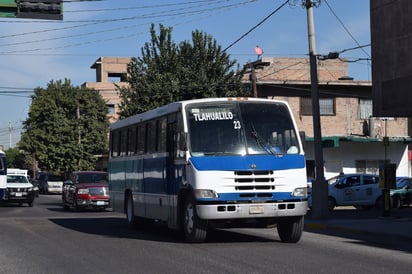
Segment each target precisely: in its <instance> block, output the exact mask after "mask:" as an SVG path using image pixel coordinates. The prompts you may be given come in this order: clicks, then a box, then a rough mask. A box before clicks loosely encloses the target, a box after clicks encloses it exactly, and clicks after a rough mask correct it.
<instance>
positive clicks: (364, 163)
mask: <svg viewBox="0 0 412 274" xmlns="http://www.w3.org/2000/svg"><path fill="white" fill-rule="evenodd" d="M383 163H384V161H383V160H356V162H355V165H356V172H357V173H367V174H379V167H380V166H382V165H383Z"/></svg>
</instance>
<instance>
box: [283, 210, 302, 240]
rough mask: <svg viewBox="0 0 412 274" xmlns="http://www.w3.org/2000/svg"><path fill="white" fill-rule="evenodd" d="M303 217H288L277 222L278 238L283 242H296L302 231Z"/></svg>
mask: <svg viewBox="0 0 412 274" xmlns="http://www.w3.org/2000/svg"><path fill="white" fill-rule="evenodd" d="M303 225H304V217H303V216H300V217H297V218H290V219H287V220H284V221H281V222H280V223H278V224H277V229H278V234H279V237H280V240H281V241H282V242H284V243H297V242H298V241H299V240H300V237H301V236H302V233H303Z"/></svg>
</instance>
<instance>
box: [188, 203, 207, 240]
mask: <svg viewBox="0 0 412 274" xmlns="http://www.w3.org/2000/svg"><path fill="white" fill-rule="evenodd" d="M182 222H183V224H182V228H183V233H184V236H185V239H186V241H187V242H190V243H202V242H204V241H205V239H206V235H207V222H206V221H204V220H201V219H199V217H198V216H197V212H196V205H195V203H194V199H193V198H189V197H188V198H186V199H185V202H184V207H183V218H182Z"/></svg>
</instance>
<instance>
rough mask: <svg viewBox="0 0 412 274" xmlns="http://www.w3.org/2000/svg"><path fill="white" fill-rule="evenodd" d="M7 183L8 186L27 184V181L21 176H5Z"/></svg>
mask: <svg viewBox="0 0 412 274" xmlns="http://www.w3.org/2000/svg"><path fill="white" fill-rule="evenodd" d="M7 183H9V184H27V183H29V180H27V177H26V176H22V175H7Z"/></svg>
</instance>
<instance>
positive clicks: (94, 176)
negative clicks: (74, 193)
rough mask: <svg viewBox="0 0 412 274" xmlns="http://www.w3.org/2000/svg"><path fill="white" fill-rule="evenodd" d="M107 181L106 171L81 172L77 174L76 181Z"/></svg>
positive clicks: (81, 182) (80, 182)
mask: <svg viewBox="0 0 412 274" xmlns="http://www.w3.org/2000/svg"><path fill="white" fill-rule="evenodd" d="M108 181H109V180H108V177H107V174H106V173H83V174H78V175H77V182H76V183H79V184H83V183H107V182H108Z"/></svg>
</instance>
